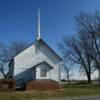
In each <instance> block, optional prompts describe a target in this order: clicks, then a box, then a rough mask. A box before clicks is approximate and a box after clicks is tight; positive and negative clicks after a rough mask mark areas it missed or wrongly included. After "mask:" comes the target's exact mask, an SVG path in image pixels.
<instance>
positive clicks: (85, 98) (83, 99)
mask: <svg viewBox="0 0 100 100" xmlns="http://www.w3.org/2000/svg"><path fill="white" fill-rule="evenodd" d="M48 100H49V99H48ZM50 100H100V96H82V97H70V98H56V99H50Z"/></svg>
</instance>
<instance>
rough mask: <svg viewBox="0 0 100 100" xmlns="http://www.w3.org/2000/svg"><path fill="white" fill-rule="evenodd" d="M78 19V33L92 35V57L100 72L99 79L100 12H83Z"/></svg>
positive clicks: (99, 77) (99, 76)
mask: <svg viewBox="0 0 100 100" xmlns="http://www.w3.org/2000/svg"><path fill="white" fill-rule="evenodd" d="M76 21H77V28H78V33H82V34H84V35H86V34H88V35H89V36H90V38H89V40H91V45H92V48H91V49H92V51H93V53H92V56H91V57H92V60H93V61H94V67H95V68H96V69H97V70H98V72H99V75H98V79H99V80H100V13H99V12H98V11H96V12H95V13H93V14H90V13H84V12H82V13H80V14H79V15H78V16H77V17H76ZM98 58H99V59H98Z"/></svg>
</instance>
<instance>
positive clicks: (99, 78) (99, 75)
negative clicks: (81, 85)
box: [98, 70, 100, 84]
mask: <svg viewBox="0 0 100 100" xmlns="http://www.w3.org/2000/svg"><path fill="white" fill-rule="evenodd" d="M98 73H99V74H98V84H100V70H99V71H98Z"/></svg>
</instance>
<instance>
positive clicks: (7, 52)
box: [0, 41, 29, 78]
mask: <svg viewBox="0 0 100 100" xmlns="http://www.w3.org/2000/svg"><path fill="white" fill-rule="evenodd" d="M28 46H29V43H28V42H24V41H12V42H11V43H10V46H9V47H7V46H6V45H4V44H2V43H1V44H0V72H1V73H2V75H3V77H4V78H7V77H8V74H9V68H8V64H9V61H10V60H11V59H12V58H13V57H14V56H16V55H17V54H19V53H20V52H22V51H23V50H24V49H25V48H27V47H28Z"/></svg>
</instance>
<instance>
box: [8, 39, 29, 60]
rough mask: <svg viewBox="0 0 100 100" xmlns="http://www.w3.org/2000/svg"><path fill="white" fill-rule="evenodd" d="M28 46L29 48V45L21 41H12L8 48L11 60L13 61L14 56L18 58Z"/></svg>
mask: <svg viewBox="0 0 100 100" xmlns="http://www.w3.org/2000/svg"><path fill="white" fill-rule="evenodd" d="M28 46H29V43H28V42H25V41H22V40H21V41H12V42H11V43H10V46H9V48H8V52H9V59H12V58H13V57H14V56H16V55H17V54H19V53H20V52H22V51H23V50H24V49H26V48H27V47H28Z"/></svg>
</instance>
